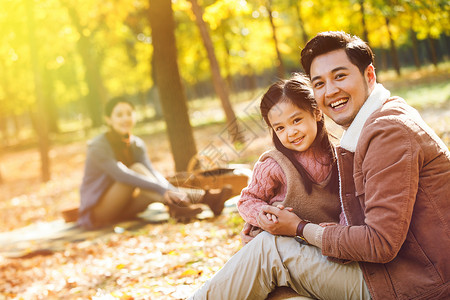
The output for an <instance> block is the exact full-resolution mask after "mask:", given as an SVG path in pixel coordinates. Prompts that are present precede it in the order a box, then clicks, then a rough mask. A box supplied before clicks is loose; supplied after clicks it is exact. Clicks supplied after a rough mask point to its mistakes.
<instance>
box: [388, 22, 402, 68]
mask: <svg viewBox="0 0 450 300" xmlns="http://www.w3.org/2000/svg"><path fill="white" fill-rule="evenodd" d="M384 19H385V21H386V28H387V31H388V36H389V43H390V50H391V57H392V63H393V64H394V68H395V72H396V73H397V76H400V75H401V72H400V63H399V61H398V55H397V47H396V46H395V41H394V39H393V37H392V32H391V28H390V26H389V22H390V21H389V18H388V17H385V18H384Z"/></svg>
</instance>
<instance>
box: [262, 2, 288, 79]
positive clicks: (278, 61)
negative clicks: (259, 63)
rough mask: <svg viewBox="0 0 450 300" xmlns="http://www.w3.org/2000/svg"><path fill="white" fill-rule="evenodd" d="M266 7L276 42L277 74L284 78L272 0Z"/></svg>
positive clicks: (284, 72)
mask: <svg viewBox="0 0 450 300" xmlns="http://www.w3.org/2000/svg"><path fill="white" fill-rule="evenodd" d="M266 9H267V12H268V14H269V22H270V26H271V28H272V38H273V41H274V43H275V52H276V53H277V76H278V78H284V74H286V71H285V68H284V64H283V59H282V57H281V52H280V48H279V47H278V37H277V27H276V26H275V23H274V22H273V11H272V0H267V1H266Z"/></svg>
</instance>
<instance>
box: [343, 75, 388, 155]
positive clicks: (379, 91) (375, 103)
mask: <svg viewBox="0 0 450 300" xmlns="http://www.w3.org/2000/svg"><path fill="white" fill-rule="evenodd" d="M390 96H391V92H389V91H388V90H387V89H385V88H384V86H383V85H382V84H381V83H377V84H376V85H375V88H374V89H373V91H372V93H370V96H369V97H368V98H367V100H366V102H364V104H363V106H361V109H360V110H359V112H358V114H357V115H356V117H355V119H354V120H353V122H352V124H350V126H349V127H348V128H347V130H346V131H344V133H343V135H342V138H341V147H342V148H344V149H345V150H348V151H350V152H355V151H356V145H358V140H359V136H360V135H361V131H362V129H363V126H364V124H365V123H366V121H367V119H368V118H369V116H370V115H371V114H372V113H373V112H374V111H376V110H377V109H379V108H380V107H381V106H382V105H383V103H384V102H386V100H387V99H389V97H390Z"/></svg>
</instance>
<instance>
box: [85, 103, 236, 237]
mask: <svg viewBox="0 0 450 300" xmlns="http://www.w3.org/2000/svg"><path fill="white" fill-rule="evenodd" d="M105 120H106V123H107V125H108V127H109V130H108V131H107V132H105V133H102V134H100V135H99V136H97V137H95V138H94V139H93V140H91V141H90V142H89V144H88V151H87V158H86V163H85V169H84V176H83V182H82V184H81V188H80V198H81V205H80V209H79V215H80V217H79V219H78V224H79V225H80V226H82V227H84V228H87V229H94V228H99V227H102V226H105V225H108V224H112V223H116V222H119V221H122V220H127V219H130V218H134V217H136V216H137V214H138V213H140V212H142V211H144V210H145V209H146V208H147V207H148V205H149V204H151V203H153V202H161V203H164V204H166V205H167V206H168V208H169V214H170V216H171V217H172V218H174V219H176V220H178V221H181V220H182V221H186V220H189V219H190V218H192V217H195V216H196V215H197V214H198V213H200V212H201V211H202V210H201V208H200V207H198V206H192V204H193V203H205V204H207V205H209V207H210V208H211V210H212V211H213V212H214V214H215V215H218V214H220V213H221V212H222V209H223V207H224V202H225V201H226V200H227V199H228V198H229V196H230V194H231V190H230V189H229V188H224V189H223V190H222V191H221V192H220V193H216V194H211V193H209V191H204V190H200V189H199V190H195V189H181V188H176V187H174V186H173V185H171V184H170V183H169V182H168V181H167V180H166V178H165V177H164V176H163V175H162V174H161V173H159V172H158V171H157V170H156V169H155V168H153V166H152V164H151V162H150V160H149V158H148V156H147V148H146V146H145V143H144V141H143V140H142V139H141V138H139V137H137V136H135V135H132V133H131V131H132V129H133V127H134V125H135V124H136V114H135V109H134V105H133V104H132V103H131V102H130V101H128V100H126V99H124V98H114V99H112V100H110V101H109V102H108V103H107V104H106V106H105Z"/></svg>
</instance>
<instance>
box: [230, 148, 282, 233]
mask: <svg viewBox="0 0 450 300" xmlns="http://www.w3.org/2000/svg"><path fill="white" fill-rule="evenodd" d="M285 183H286V178H285V175H284V173H283V171H282V169H281V167H280V165H279V164H278V163H277V162H276V161H275V160H274V159H273V158H271V157H268V158H266V159H265V160H264V161H258V162H257V163H256V165H255V167H254V170H253V174H252V179H251V181H250V184H249V185H248V186H247V187H246V188H244V189H243V190H242V192H241V198H240V199H239V201H238V203H237V207H238V210H239V213H240V214H241V216H242V218H243V219H244V220H245V221H246V222H247V223H250V224H251V225H253V226H258V222H257V220H256V216H257V215H258V213H259V212H260V211H261V207H262V206H263V205H267V204H272V203H274V202H276V201H280V202H281V201H283V200H284V197H285V195H286V184H285Z"/></svg>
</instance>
